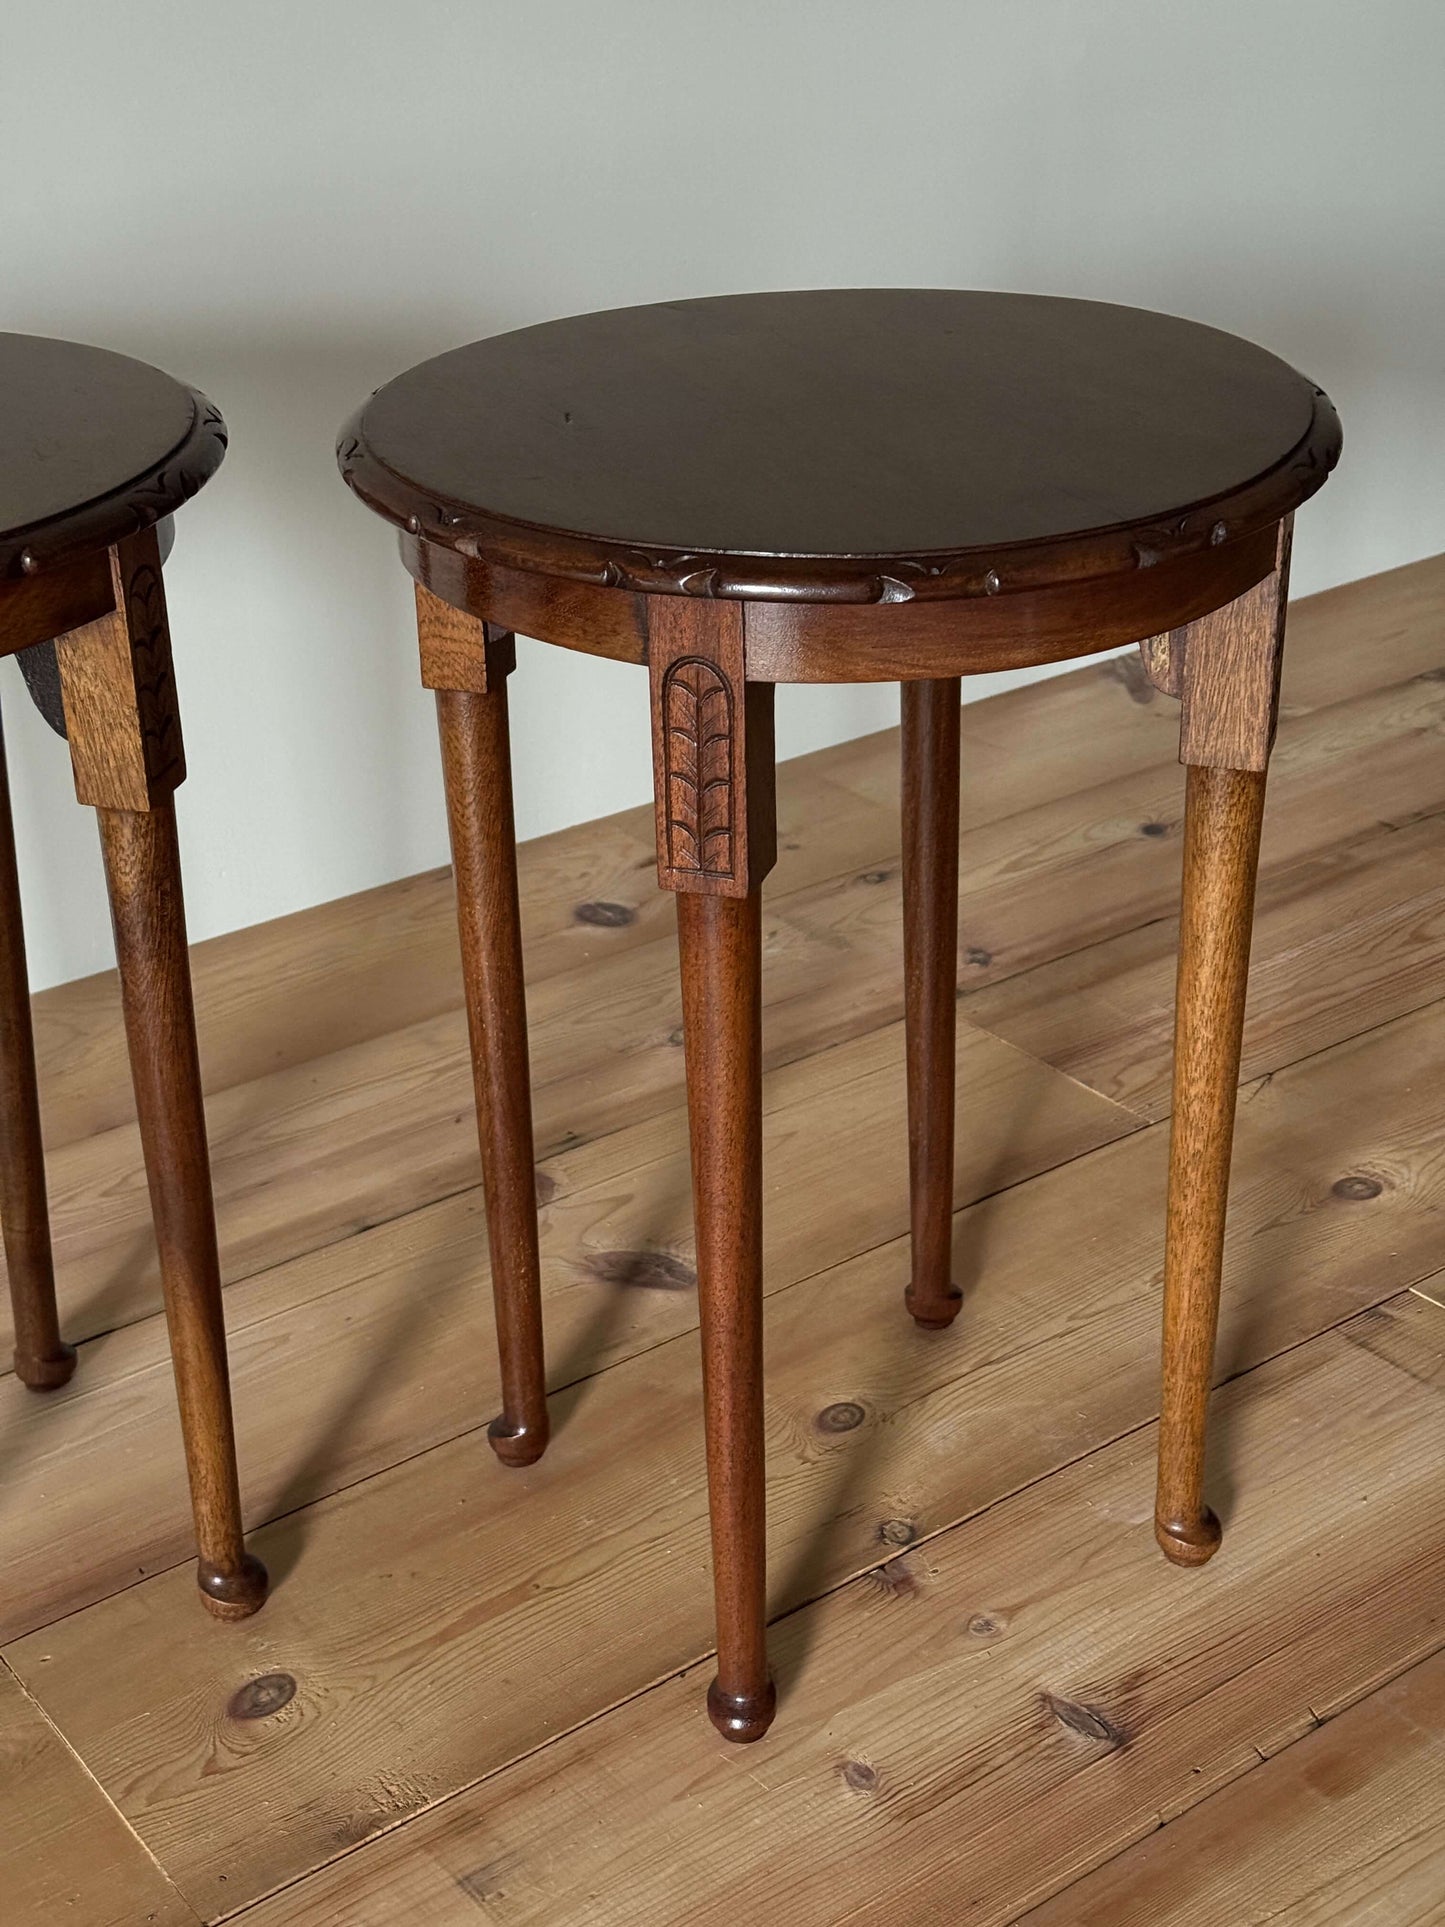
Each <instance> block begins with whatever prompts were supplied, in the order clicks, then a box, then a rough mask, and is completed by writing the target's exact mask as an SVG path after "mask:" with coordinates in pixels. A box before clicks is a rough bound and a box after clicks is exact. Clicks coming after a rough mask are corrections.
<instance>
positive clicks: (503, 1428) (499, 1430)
mask: <svg viewBox="0 0 1445 1927" xmlns="http://www.w3.org/2000/svg"><path fill="white" fill-rule="evenodd" d="M548 1437H549V1428H548V1425H547V1420H546V1417H545V1416H544V1417H543V1419H542V1422H541V1424H540V1425H513V1424H512V1422H511V1420H510V1419H509V1418H508V1417H507V1416H506V1414H505V1413H503V1414H502V1416H501V1417H500V1418H494V1419H493V1420H492V1422H491V1424H490V1425H489V1426H488V1427H487V1438H488V1440H489V1441H490V1443H491V1447H492V1450H493V1451H494V1452H495V1453H496V1455H497V1457H498V1458H499V1459H500V1460H501V1461H502V1464H503V1465H514V1466H516V1465H535V1464H536V1463H537V1461H538V1459H540V1458H541V1456H542V1454H543V1453H544V1452H545V1451H546V1449H547V1439H548Z"/></svg>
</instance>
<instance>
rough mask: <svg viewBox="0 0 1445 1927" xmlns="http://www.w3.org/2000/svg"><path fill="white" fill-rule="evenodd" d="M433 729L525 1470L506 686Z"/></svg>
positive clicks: (531, 1199)
mask: <svg viewBox="0 0 1445 1927" xmlns="http://www.w3.org/2000/svg"><path fill="white" fill-rule="evenodd" d="M437 720H438V724H439V726H440V730H441V742H442V765H443V770H444V773H445V777H446V791H447V816H448V821H449V823H450V826H451V843H452V866H453V869H454V871H455V873H456V885H457V918H458V922H459V925H460V930H461V945H462V973H463V976H464V978H465V983H466V998H467V1023H468V1028H469V1030H470V1034H471V1047H472V1074H473V1077H474V1080H475V1084H476V1095H477V1130H478V1134H479V1136H480V1139H481V1148H482V1181H483V1187H484V1191H485V1195H486V1201H487V1238H488V1242H489V1247H490V1251H491V1260H492V1292H493V1297H494V1300H495V1304H496V1317H497V1341H498V1345H499V1348H500V1352H501V1374H502V1410H501V1413H500V1415H499V1416H498V1417H497V1418H495V1419H493V1421H492V1423H491V1425H490V1426H489V1427H488V1437H489V1438H490V1440H491V1442H492V1448H493V1450H494V1451H495V1452H496V1454H497V1457H498V1458H499V1459H501V1460H502V1461H503V1462H504V1463H505V1464H507V1465H530V1464H532V1462H533V1461H534V1460H535V1459H539V1458H540V1457H541V1456H542V1453H543V1451H544V1450H545V1449H546V1445H547V1436H548V1428H547V1379H546V1365H545V1360H544V1357H543V1349H542V1287H541V1272H540V1265H539V1260H538V1253H537V1186H536V1172H535V1169H534V1164H535V1154H534V1151H533V1147H532V1094H531V1084H530V1078H529V1074H528V1067H527V1003H526V991H525V987H524V983H523V977H522V930H521V918H520V914H519V911H518V906H517V844H516V830H515V827H514V823H513V816H512V772H511V752H510V744H509V740H508V729H507V685H506V681H505V678H504V677H503V676H501V675H498V676H496V677H494V678H493V679H492V682H491V686H490V687H489V688H488V689H487V690H486V691H485V692H481V691H478V690H467V689H439V690H438V691H437Z"/></svg>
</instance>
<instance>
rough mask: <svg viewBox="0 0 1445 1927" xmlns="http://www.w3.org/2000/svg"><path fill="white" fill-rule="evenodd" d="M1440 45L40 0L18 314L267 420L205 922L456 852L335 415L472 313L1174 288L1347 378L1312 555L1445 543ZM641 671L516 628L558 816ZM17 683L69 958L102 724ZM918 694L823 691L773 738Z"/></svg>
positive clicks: (243, 444)
mask: <svg viewBox="0 0 1445 1927" xmlns="http://www.w3.org/2000/svg"><path fill="white" fill-rule="evenodd" d="M1442 64H1445V7H1442V6H1441V4H1440V0H1371V4H1370V5H1368V6H1366V5H1361V4H1359V0H1208V4H1202V3H1200V0H1196V4H1193V5H1186V4H1180V3H1178V0H1175V3H1174V4H1161V0H880V3H878V4H865V0H831V3H830V0H452V4H440V0H412V4H410V5H398V4H395V3H394V0H229V3H228V4H220V0H127V4H125V5H117V4H116V0H47V4H46V5H44V6H31V7H25V8H21V7H20V6H19V5H16V6H15V7H13V8H11V9H9V10H8V11H7V17H6V19H5V22H4V26H3V32H0V68H3V70H4V74H5V88H4V93H5V105H4V120H3V124H0V180H3V183H4V230H3V242H0V327H5V328H13V329H26V330H32V331H35V332H40V333H50V334H57V335H69V336H73V337H75V338H77V339H80V340H86V341H95V342H100V343H104V344H106V345H108V346H111V347H114V348H119V349H123V350H125V351H127V352H129V353H132V354H135V355H139V356H142V357H143V358H145V359H146V360H150V361H155V362H158V363H160V364H161V365H162V366H164V367H167V368H170V369H172V370H173V371H175V372H176V373H178V374H181V375H184V376H187V377H188V378H190V379H191V380H193V381H195V382H196V383H197V384H199V385H200V386H201V387H203V388H204V389H206V390H207V392H208V393H210V394H211V395H212V396H213V397H214V398H215V399H216V401H218V402H219V403H220V405H221V407H222V409H223V410H224V412H225V414H226V416H227V419H228V421H229V423H230V425H231V430H232V452H231V455H230V457H229V458H228V460H227V462H226V464H225V466H224V468H223V469H222V470H221V472H220V474H219V475H218V476H217V478H216V479H215V481H213V482H212V483H211V485H210V486H209V487H208V488H207V489H206V491H205V492H204V494H203V495H202V496H201V497H200V498H199V499H198V500H197V501H195V502H194V503H192V504H191V505H190V506H189V507H188V508H187V509H186V510H185V511H184V512H183V513H182V515H181V516H180V518H179V530H180V539H179V542H178V545H177V549H176V553H175V558H174V561H173V563H172V564H171V567H170V570H169V581H170V598H171V611H172V625H173V629H174V633H175V645H176V656H177V661H178V666H179V674H180V683H181V698H182V708H183V713H184V718H185V730H186V740H187V747H188V752H189V761H190V767H191V776H190V780H189V782H188V783H187V785H186V788H185V789H184V790H183V791H182V792H181V799H180V807H181V824H182V836H183V840H184V846H185V857H186V863H187V889H188V896H189V903H190V915H191V929H192V934H193V936H197V937H200V936H206V935H210V934H212V933H215V932H218V931H222V930H226V929H231V928H234V927H236V926H238V925H242V924H246V923H250V922H253V921H256V920H257V919H260V918H265V917H271V916H275V915H278V914H279V913H280V912H282V911H285V910H290V909H294V908H297V907H299V906H301V905H304V904H308V903H314V902H319V901H323V900H325V899H327V898H329V897H334V896H340V895H344V894H346V893H347V892H349V891H352V890H357V889H360V888H362V887H363V886H365V885H368V884H372V883H377V882H380V881H383V880H386V879H388V878H391V877H396V876H400V875H404V874H406V873H408V872H411V871H415V870H418V869H421V868H423V867H425V866H427V865H430V864H435V863H438V862H442V861H444V860H445V849H446V840H445V829H444V823H443V817H442V810H441V798H440V782H439V775H438V770H437V755H436V749H435V740H434V731H433V720H432V712H431V706H430V699H429V698H428V697H426V696H424V695H423V693H422V692H421V690H420V688H419V687H418V685H417V676H416V667H415V654H414V643H413V640H412V633H411V629H410V621H411V617H410V609H409V583H408V581H407V578H406V577H405V576H404V574H403V572H402V570H401V568H400V565H399V563H398V561H397V559H396V555H395V550H394V544H393V541H392V538H391V535H390V532H389V531H388V530H387V529H386V528H385V527H384V526H383V525H382V524H381V523H379V522H378V521H376V520H375V518H374V517H372V516H370V515H368V514H367V513H366V512H365V511H363V510H362V509H361V508H360V507H359V505H358V504H356V503H355V502H354V501H353V500H352V499H351V498H350V496H349V495H348V494H347V493H346V491H345V490H344V489H343V487H342V486H341V483H340V481H339V480H338V478H337V476H336V472H335V468H334V465H333V460H332V454H331V449H332V442H333V437H334V433H335V430H336V428H337V426H338V424H339V423H340V421H341V420H342V418H343V417H344V416H345V415H346V414H347V413H349V411H350V410H351V409H352V408H353V407H354V406H355V405H356V404H357V403H358V402H359V401H360V400H361V399H362V398H363V397H364V396H365V395H366V394H367V393H368V392H369V391H370V389H372V388H373V387H375V386H377V385H378V384H379V383H381V382H383V381H385V380H387V379H388V378H389V377H390V376H392V375H394V374H396V373H397V372H398V371H399V370H401V369H402V368H404V367H406V366H407V365H408V364H410V363H411V362H414V361H417V360H420V359H421V358H423V357H424V356H427V355H431V354H434V353H436V352H438V351H439V350H441V349H443V348H447V347H450V346H453V345H454V344H456V343H458V342H462V341H466V340H470V339H473V338H475V337H477V336H481V335H488V334H492V333H495V332H498V331H499V330H501V329H505V328H512V327H517V326H520V325H522V324H525V323H527V322H531V321H536V320H543V319H546V318H549V317H551V316H555V315H563V314H569V313H575V312H579V311H582V310H586V309H589V308H599V307H610V306H615V305H620V304H624V303H628V302H639V301H655V300H662V299H666V298H670V297H675V296H680V295H693V294H709V293H718V292H724V291H728V290H735V289H746V288H790V287H808V286H821V285H847V284H867V283H872V284H889V283H899V284H921V285H941V286H950V285H953V286H980V287H995V288H1021V289H1036V290H1040V291H1044V292H1050V293H1067V294H1081V295H1091V296H1096V297H1101V298H1105V299H1109V300H1115V301H1127V302H1136V303H1139V304H1141V305H1145V306H1149V307H1157V308H1163V309H1168V310H1172V311H1174V312H1176V313H1180V314H1186V315H1192V316H1195V317H1197V318H1198V319H1200V320H1203V321H1208V322H1213V323H1214V324H1216V325H1217V326H1220V327H1224V328H1230V329H1234V330H1236V331H1238V332H1239V333H1242V334H1245V335H1249V336H1252V337H1253V338H1255V339H1256V340H1258V341H1261V342H1263V343H1264V344H1265V345H1267V346H1268V347H1270V348H1272V349H1274V350H1276V351H1277V352H1278V353H1280V354H1282V355H1284V356H1285V357H1286V359H1288V360H1290V361H1292V362H1294V363H1296V364H1297V365H1298V366H1299V367H1300V368H1302V369H1304V370H1305V371H1306V372H1307V373H1308V374H1309V375H1310V376H1311V377H1312V378H1314V379H1315V380H1317V381H1319V382H1321V383H1323V384H1324V385H1325V386H1326V387H1327V388H1328V389H1329V390H1330V392H1331V394H1332V395H1333V396H1334V398H1335V400H1336V402H1337V404H1338V406H1339V408H1340V411H1341V414H1342V416H1343V418H1344V423H1345V442H1346V446H1345V456H1344V460H1343V463H1342V466H1341V468H1340V470H1339V471H1338V473H1337V475H1336V476H1335V478H1334V479H1333V480H1332V481H1331V483H1330V485H1329V486H1328V488H1327V489H1326V490H1325V492H1324V494H1323V496H1322V497H1321V498H1320V499H1319V501H1318V502H1316V503H1314V504H1312V505H1311V506H1310V508H1309V509H1308V511H1307V512H1306V513H1304V514H1303V515H1302V516H1301V517H1300V522H1299V527H1298V532H1297V537H1296V545H1295V587H1296V590H1297V592H1307V591H1309V590H1311V589H1317V588H1321V587H1325V586H1327V585H1329V584H1332V583H1335V582H1339V581H1343V580H1347V579H1349V578H1351V577H1354V576H1358V575H1363V574H1367V573H1369V572H1371V571H1373V570H1377V569H1382V568H1387V567H1390V566H1392V565H1393V564H1395V563H1399V562H1403V561H1407V560H1410V559H1413V558H1414V557H1417V556H1420V555H1423V554H1427V553H1430V552H1432V551H1434V550H1436V549H1439V548H1441V547H1442V546H1445V539H1442V484H1441V470H1442V460H1441V444H1442V406H1441V404H1442V400H1445V358H1442V352H1441V315H1442V295H1445V272H1442V234H1445V225H1442V188H1445V165H1442V151H1445V150H1442V133H1441V129H1442V126H1445V114H1442V112H1441V108H1440V80H1441V73H1442ZM1000 680H1002V679H1000V678H988V679H981V681H980V685H979V688H978V692H977V693H980V694H983V693H987V689H988V688H989V687H993V686H996V685H997V683H998V682H999V681H1000ZM643 684H644V678H643V676H642V674H641V672H639V671H636V670H630V669H628V668H625V667H622V666H619V665H613V664H606V663H601V662H594V661H591V660H588V659H586V658H583V657H581V656H577V655H573V654H568V653H565V652H562V651H548V650H544V649H543V648H542V647H541V646H540V645H524V646H523V651H522V673H521V674H520V675H519V676H518V677H517V678H516V679H515V680H514V682H513V685H512V688H513V692H514V693H513V714H514V725H513V726H514V735H515V743H516V765H517V800H518V818H519V824H520V829H521V832H522V834H524V835H531V834H535V833H537V832H539V831H542V830H545V829H550V828H553V827H555V826H557V825H559V824H563V823H567V822H571V821H575V820H578V819H580V818H584V817H588V816H593V815H597V814H600V813H602V812H604V811H607V810H612V809H616V808H618V807H620V806H622V805H624V804H627V803H630V802H635V801H640V800H641V799H642V798H643V797H644V796H645V795H646V793H647V786H648V781H649V776H648V747H647V728H646V711H645V697H644V686H643ZM0 687H3V691H4V697H5V702H6V711H7V717H8V719H9V726H10V744H11V759H12V765H13V768H12V781H13V785H14V789H15V806H16V815H17V821H18V826H19V832H20V838H21V861H22V868H23V874H24V884H25V892H26V899H27V918H28V927H29V932H30V944H31V959H32V970H33V976H34V980H35V982H36V984H37V986H40V985H43V984H46V983H51V982H56V981H61V980H64V979H66V978H68V977H71V976H75V975H79V974H81V973H84V972H87V971H90V970H93V969H97V968H99V967H101V966H102V965H104V964H106V963H107V962H108V961H109V960H110V951H109V937H108V931H107V927H106V921H105V913H104V899H103V892H102V885H101V876H100V868H99V862H98V859H97V857H96V855H95V852H94V830H93V826H92V824H91V823H90V822H89V820H88V817H87V813H85V812H82V811H80V810H79V809H78V808H77V807H76V806H75V804H74V801H73V797H72V793H71V790H70V784H69V770H68V759H67V758H66V756H65V753H64V750H63V749H62V747H61V745H60V744H58V743H57V742H56V741H55V740H54V739H53V738H50V737H48V735H47V734H46V732H45V731H44V728H43V725H41V724H40V723H39V720H38V718H36V717H35V716H34V715H33V713H32V712H31V711H30V709H29V705H28V703H27V702H26V701H25V699H24V696H23V693H22V692H21V690H20V684H19V679H18V676H17V675H16V673H15V671H14V669H13V667H11V668H7V669H5V670H4V672H3V678H0ZM895 713H896V710H895V697H894V693H893V692H892V691H890V690H887V689H868V688H862V689H858V688H854V689H843V690H832V691H829V690H818V689H810V690H791V691H787V692H785V693H784V696H783V698H782V699H781V702H780V715H779V723H780V750H781V752H782V754H784V755H792V754H797V753H798V752H800V751H802V750H804V749H808V748H812V747H814V746H816V745H818V744H821V743H825V742H830V741H835V740H838V739H840V738H842V737H845V736H848V735H853V734H856V733H859V732H861V731H864V730H868V729H873V728H877V727H881V726H882V725H883V724H885V723H886V722H888V721H890V720H892V719H893V717H894V715H895Z"/></svg>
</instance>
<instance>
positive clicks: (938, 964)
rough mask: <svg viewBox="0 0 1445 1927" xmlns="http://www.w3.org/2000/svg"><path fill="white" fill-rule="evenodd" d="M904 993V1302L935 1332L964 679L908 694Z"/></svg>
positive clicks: (944, 1302) (944, 1263)
mask: <svg viewBox="0 0 1445 1927" xmlns="http://www.w3.org/2000/svg"><path fill="white" fill-rule="evenodd" d="M902 694H903V730H902V738H903V984H904V999H905V1011H906V1020H907V1048H908V1181H909V1197H910V1205H911V1220H912V1228H913V1237H912V1276H911V1279H910V1282H909V1285H908V1289H907V1291H906V1292H905V1294H904V1303H905V1304H906V1305H907V1307H908V1309H909V1311H910V1312H911V1313H912V1314H913V1318H914V1322H915V1323H916V1324H919V1325H922V1326H924V1327H926V1328H928V1329H930V1330H938V1329H940V1328H942V1327H943V1326H945V1325H951V1324H952V1323H953V1321H954V1319H955V1318H956V1317H957V1316H958V1308H959V1305H960V1304H961V1302H962V1293H961V1292H960V1291H959V1289H958V1287H957V1286H956V1285H955V1284H954V1282H953V1128H954V1092H953V1077H954V1069H953V1067H954V1056H955V1032H956V1028H957V1026H956V1024H955V1016H956V1013H957V1009H958V779H959V768H958V742H959V724H960V705H961V700H962V692H961V688H960V684H959V680H958V678H957V677H956V676H952V677H948V678H947V679H945V680H942V681H938V682H909V683H905V684H904V685H903V692H902Z"/></svg>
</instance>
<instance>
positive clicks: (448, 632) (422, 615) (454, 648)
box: [416, 582, 517, 696]
mask: <svg viewBox="0 0 1445 1927" xmlns="http://www.w3.org/2000/svg"><path fill="white" fill-rule="evenodd" d="M416 633H417V641H418V643H419V644H420V646H421V681H422V687H423V689H469V690H471V691H472V692H473V694H475V695H478V696H485V695H486V693H487V691H488V690H490V689H495V688H496V686H497V684H498V682H499V681H500V680H501V679H502V677H503V676H510V675H511V673H512V671H513V670H514V669H515V668H516V666H517V638H516V636H515V635H514V634H513V633H512V631H511V630H510V629H499V628H498V627H497V625H496V623H494V622H483V621H482V619H481V617H480V616H469V615H468V614H467V613H466V611H465V610H464V609H457V608H454V607H453V606H452V604H451V603H450V602H443V601H442V599H441V597H440V596H435V595H433V594H432V592H431V590H430V589H428V588H425V587H423V585H422V584H421V583H420V582H418V583H417V585H416Z"/></svg>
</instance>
